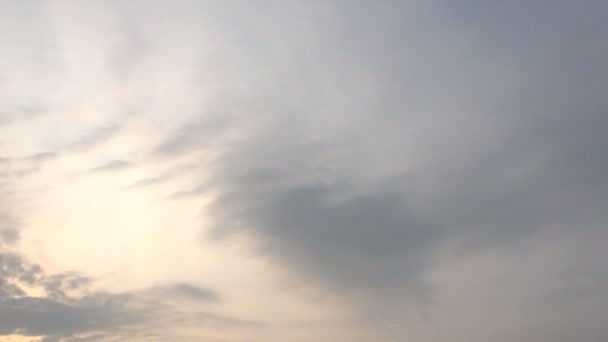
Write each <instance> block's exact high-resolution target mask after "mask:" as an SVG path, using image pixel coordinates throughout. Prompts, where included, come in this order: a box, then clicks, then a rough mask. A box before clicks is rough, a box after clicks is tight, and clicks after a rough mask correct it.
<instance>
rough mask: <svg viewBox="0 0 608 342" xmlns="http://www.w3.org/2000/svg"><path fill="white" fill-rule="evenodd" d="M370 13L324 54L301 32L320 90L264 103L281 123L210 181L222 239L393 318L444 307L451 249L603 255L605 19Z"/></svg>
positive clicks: (442, 9) (363, 11)
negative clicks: (244, 235)
mask: <svg viewBox="0 0 608 342" xmlns="http://www.w3.org/2000/svg"><path fill="white" fill-rule="evenodd" d="M359 5H360V8H357V9H354V8H349V9H346V8H342V7H340V6H338V7H340V9H341V10H343V12H341V11H340V9H334V10H335V11H336V12H330V13H331V14H328V16H329V17H331V18H333V19H335V21H332V22H331V24H330V23H328V22H322V23H321V24H320V25H321V28H320V30H321V31H323V30H327V32H324V33H325V35H324V36H322V37H319V36H316V35H315V34H316V32H311V31H305V32H298V31H294V32H291V31H289V29H286V32H287V33H285V35H288V36H289V37H290V38H294V37H298V35H299V34H302V35H304V36H306V37H308V38H310V36H311V35H312V36H313V37H314V39H313V43H312V44H313V45H309V46H307V47H308V48H311V49H313V51H316V53H311V54H307V55H306V57H293V60H290V62H292V63H293V64H294V65H298V63H302V64H309V65H311V64H314V65H315V67H314V68H313V69H314V70H315V71H316V72H317V73H316V74H315V75H317V77H318V80H316V81H315V80H313V79H311V78H310V75H305V74H301V78H299V81H300V83H298V84H286V87H285V89H278V90H277V89H273V90H268V89H260V92H259V94H258V95H259V97H260V100H259V102H263V101H267V107H266V108H271V109H269V111H268V112H265V113H260V114H259V117H260V120H259V122H258V123H257V124H252V125H250V126H247V132H246V134H244V135H243V137H242V139H241V140H239V141H237V142H236V143H233V144H230V145H229V146H228V147H227V149H226V151H225V153H224V154H223V155H222V156H221V157H220V158H218V160H217V161H216V162H215V163H214V164H213V166H212V171H213V177H214V180H213V182H212V183H213V185H214V186H216V187H217V189H218V190H219V197H218V200H217V201H216V202H215V203H214V204H213V205H212V207H211V208H210V212H211V213H212V216H213V218H214V220H215V230H214V232H215V234H216V236H226V235H230V234H231V233H237V234H238V232H241V231H246V232H248V233H253V234H254V236H256V237H257V238H258V239H259V243H260V245H259V248H260V249H259V251H260V253H261V254H262V255H265V256H266V257H268V258H269V259H272V260H273V261H275V262H278V263H279V264H282V265H283V266H284V268H285V270H287V272H290V273H291V274H297V276H298V277H300V278H301V279H305V280H307V281H310V282H313V283H317V284H323V286H325V287H327V288H330V289H332V290H333V291H335V292H336V293H340V294H347V295H348V294H353V295H354V296H355V298H358V297H359V296H360V297H363V298H367V297H371V298H373V301H375V302H381V303H383V305H385V306H401V305H404V303H405V302H408V301H411V300H414V301H416V300H424V301H426V300H429V301H430V302H432V292H430V291H431V288H430V285H429V284H425V280H424V275H425V273H426V272H427V271H428V270H429V269H430V268H431V267H432V265H433V263H434V262H436V261H437V253H439V251H440V250H441V248H445V247H444V246H446V245H449V246H452V247H451V248H454V249H455V251H457V252H458V253H457V254H456V256H463V255H470V254H472V253H473V254H474V253H478V252H480V251H483V250H487V249H492V248H507V246H510V245H511V244H513V243H514V242H516V241H521V240H525V239H527V238H530V237H532V236H537V235H538V234H544V233H546V232H555V231H559V230H565V231H568V230H571V229H577V231H578V234H580V236H581V238H582V239H594V238H604V234H602V233H601V230H602V228H601V227H602V226H603V225H605V220H602V219H600V220H599V221H598V220H597V219H595V218H596V217H598V215H599V216H601V213H602V212H603V209H602V208H605V207H606V206H607V205H608V179H606V175H607V174H608V172H607V171H608V169H607V166H608V162H607V160H606V158H605V157H604V156H605V155H606V154H608V139H607V137H608V135H606V134H605V133H604V128H605V127H608V115H606V114H605V112H606V110H607V108H608V102H607V100H606V97H605V96H601V95H600V93H601V92H602V89H605V88H606V86H608V85H607V84H606V80H607V79H608V69H606V68H605V67H603V64H604V63H603V62H601V61H603V60H606V59H608V47H607V46H606V44H605V43H604V39H603V38H602V37H603V36H604V35H605V34H606V33H607V32H608V28H607V26H606V24H605V22H606V21H605V20H603V19H608V18H606V14H605V13H608V12H607V11H605V5H604V4H602V3H600V2H590V3H589V4H586V5H582V6H573V5H572V4H570V3H567V2H556V3H552V4H551V5H547V6H545V5H543V6H541V5H538V4H537V5H528V4H523V3H509V4H506V3H505V4H502V3H501V4H500V5H492V4H478V3H475V4H474V5H473V4H472V3H467V6H471V7H475V8H476V11H481V12H483V14H484V15H480V16H476V15H473V14H471V13H469V12H468V11H466V10H465V9H459V10H455V9H453V8H452V6H454V5H453V4H447V3H445V4H444V3H441V4H440V6H439V8H438V10H437V12H435V13H434V14H432V15H431V14H429V13H433V12H432V11H431V12H426V9H422V10H419V9H416V8H414V7H413V6H412V10H413V11H414V12H416V11H420V13H421V18H426V19H425V20H427V21H429V22H430V24H429V23H428V22H427V23H425V22H424V20H422V19H420V18H418V19H412V20H411V21H406V20H404V18H403V16H404V15H405V14H403V13H405V12H406V9H408V5H403V7H400V6H395V7H394V8H391V6H387V7H379V6H374V5H369V4H368V5H364V4H362V3H359ZM463 5H464V4H463ZM463 8H468V7H463ZM461 10H462V11H461ZM336 13H339V14H336ZM344 13H348V15H345V14H344ZM507 13H509V15H507ZM601 13H604V14H601ZM332 15H334V16H332ZM429 15H430V17H429ZM572 15H575V17H576V18H577V19H576V20H575V19H573V18H572ZM315 18H316V17H315ZM507 18H508V20H507ZM292 19H294V21H296V22H297V21H298V20H301V19H302V18H300V17H297V18H296V17H292ZM443 20H445V21H443ZM587 20H590V21H591V22H588V21H587ZM438 21H443V22H441V23H439V22H438ZM355 22H356V23H357V24H356V26H355V24H354V23H355ZM356 27H365V28H366V30H365V32H358V31H356V29H355V28H356ZM416 29H417V30H416ZM341 30H344V32H342V31H341ZM256 33H257V32H255V31H254V32H253V33H251V34H252V35H255V34H256ZM338 37H342V38H344V40H342V41H340V42H341V43H340V45H337V46H332V45H331V44H332V43H337V42H338ZM308 42H310V40H308V41H307V40H305V43H308ZM305 43H304V44H305ZM319 47H324V48H325V49H324V50H322V51H323V52H321V50H320V49H319ZM315 49H319V50H315ZM277 68H278V69H280V66H278V67H277ZM293 72H294V73H298V75H300V70H298V69H297V68H296V67H294V69H293ZM271 77H273V76H271ZM276 77H280V76H276ZM282 81H284V78H277V82H282ZM370 83H371V84H373V86H368V85H369V84H370ZM319 84H321V85H324V86H326V88H325V89H326V90H319V89H317V90H316V91H312V90H310V91H309V90H308V87H310V88H316V87H318V86H319ZM330 90H331V92H330ZM277 99H281V100H277ZM311 104H313V105H312V106H311ZM311 107H312V108H311ZM303 108H311V109H310V110H309V109H303ZM241 110H242V112H243V114H242V115H243V117H245V118H244V119H243V120H246V117H247V115H249V113H248V109H247V108H242V109H241ZM293 113H295V114H293ZM181 134H182V133H179V134H178V135H177V136H176V137H175V138H173V139H170V141H181V140H180V139H181V138H182V135H181ZM185 136H188V135H187V134H186V135H185ZM188 141H190V140H189V139H188ZM199 143H200V142H199ZM176 145H179V146H184V147H187V146H188V144H186V143H180V144H176ZM196 148H198V147H190V149H196ZM175 151H177V150H175ZM207 170H208V167H207ZM522 276H523V277H526V276H527V275H525V274H524V275H522ZM598 277H601V276H600V275H598ZM561 280H562V281H565V282H573V281H576V280H575V277H565V278H563V279H561ZM537 290H538V289H537ZM538 291H541V292H542V290H538ZM598 293H605V288H602V290H600V291H599V292H598Z"/></svg>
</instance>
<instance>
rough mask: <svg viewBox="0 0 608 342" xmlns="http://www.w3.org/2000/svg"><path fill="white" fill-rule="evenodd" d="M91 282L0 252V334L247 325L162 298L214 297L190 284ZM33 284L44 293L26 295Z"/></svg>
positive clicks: (108, 333)
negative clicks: (107, 287)
mask: <svg viewBox="0 0 608 342" xmlns="http://www.w3.org/2000/svg"><path fill="white" fill-rule="evenodd" d="M91 281H92V280H91V279H89V278H87V277H85V276H83V275H81V274H78V273H73V272H72V273H59V274H49V273H46V272H45V271H44V270H43V269H42V267H41V266H40V265H38V264H35V263H31V262H29V261H27V260H26V259H24V258H23V257H22V256H21V255H19V254H16V253H12V252H2V253H0V335H11V334H19V335H25V336H46V339H47V340H49V341H55V340H57V341H61V340H63V339H64V338H67V337H74V338H75V340H79V338H80V337H78V336H79V335H80V334H85V335H86V334H89V335H91V334H92V333H94V334H93V335H92V336H89V337H88V338H92V339H93V340H95V338H99V339H100V340H105V339H107V338H109V337H112V336H114V337H116V336H123V337H125V338H129V336H131V338H134V339H141V338H143V337H145V333H144V332H145V331H146V330H148V331H153V330H155V329H154V327H151V328H147V329H144V330H142V331H140V332H138V331H139V329H142V328H137V329H136V330H135V331H133V329H134V328H135V327H143V326H146V325H149V324H151V323H153V322H154V324H158V323H159V322H162V321H167V320H168V321H171V322H173V324H184V322H187V321H188V322H197V324H211V325H212V326H214V327H218V326H222V325H223V326H226V327H234V326H235V325H239V324H250V323H246V322H245V321H239V320H238V319H235V318H232V317H226V316H221V315H216V314H213V313H209V312H204V311H197V310H196V309H194V310H191V311H187V310H186V311H184V310H181V309H179V308H178V307H177V306H176V305H175V304H172V303H171V301H168V300H169V299H170V298H171V296H174V295H178V296H186V297H188V298H189V299H195V300H197V301H199V302H200V303H211V302H214V301H217V300H219V298H220V297H219V295H218V294H217V293H215V292H213V291H211V290H208V289H204V288H201V287H198V286H195V285H192V284H188V283H178V284H172V285H169V286H167V287H165V288H163V289H162V291H160V292H159V291H158V289H157V288H150V289H146V290H143V291H139V292H131V293H118V294H113V293H106V292H100V291H91V290H90V289H89V287H90V284H91ZM37 287H39V288H43V289H44V291H45V293H46V296H44V297H31V296H30V295H28V294H27V292H26V291H27V290H26V288H30V289H31V288H37ZM197 317H198V318H197ZM141 333H144V335H141ZM167 333H169V332H167V331H165V332H162V331H160V332H158V334H160V335H158V336H159V337H160V338H165V337H163V336H165V335H164V334H167ZM142 336H143V337H142ZM84 340H86V339H84Z"/></svg>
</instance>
